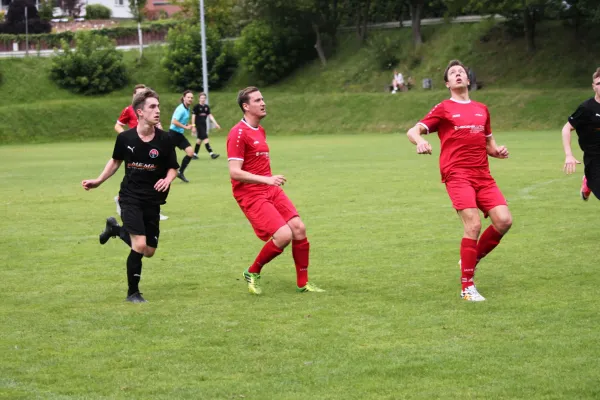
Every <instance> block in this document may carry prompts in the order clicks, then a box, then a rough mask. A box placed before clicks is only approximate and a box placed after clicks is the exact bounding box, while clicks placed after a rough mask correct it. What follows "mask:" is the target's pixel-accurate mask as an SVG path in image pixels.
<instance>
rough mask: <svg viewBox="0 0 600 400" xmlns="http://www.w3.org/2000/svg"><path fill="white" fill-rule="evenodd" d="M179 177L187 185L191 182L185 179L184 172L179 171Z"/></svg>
mask: <svg viewBox="0 0 600 400" xmlns="http://www.w3.org/2000/svg"><path fill="white" fill-rule="evenodd" d="M177 177H178V178H179V179H181V180H182V181H184V182H185V183H188V182H189V181H188V180H187V178H186V177H185V175H184V174H183V172H181V171H177Z"/></svg>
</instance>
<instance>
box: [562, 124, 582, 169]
mask: <svg viewBox="0 0 600 400" xmlns="http://www.w3.org/2000/svg"><path fill="white" fill-rule="evenodd" d="M573 129H575V128H573V125H571V123H570V122H568V121H567V123H566V124H565V126H563V128H562V143H563V149H564V150H565V165H564V166H563V171H565V174H572V173H574V172H575V169H576V166H577V164H581V162H580V161H577V159H576V158H575V157H573V150H572V149H571V131H572V130H573Z"/></svg>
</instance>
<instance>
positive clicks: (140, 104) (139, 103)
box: [131, 88, 158, 115]
mask: <svg viewBox="0 0 600 400" xmlns="http://www.w3.org/2000/svg"><path fill="white" fill-rule="evenodd" d="M150 98H153V99H156V100H158V93H156V92H155V91H154V90H152V89H150V88H146V89H144V91H143V92H140V93H138V94H136V95H135V96H134V97H133V102H132V103H131V106H132V107H133V111H134V112H135V115H137V110H138V109H140V108H141V109H143V108H144V106H145V105H146V100H148V99H150Z"/></svg>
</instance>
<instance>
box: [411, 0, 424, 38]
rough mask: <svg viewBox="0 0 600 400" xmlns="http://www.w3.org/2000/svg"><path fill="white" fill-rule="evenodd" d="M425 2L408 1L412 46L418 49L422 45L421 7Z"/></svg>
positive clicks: (421, 0) (422, 0)
mask: <svg viewBox="0 0 600 400" xmlns="http://www.w3.org/2000/svg"><path fill="white" fill-rule="evenodd" d="M424 5H425V0H409V2H408V6H409V9H410V20H411V28H412V36H413V44H414V45H415V47H419V46H421V45H422V44H423V36H422V35H421V19H422V18H423V6H424Z"/></svg>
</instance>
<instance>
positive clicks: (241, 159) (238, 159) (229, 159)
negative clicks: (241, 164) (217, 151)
mask: <svg viewBox="0 0 600 400" xmlns="http://www.w3.org/2000/svg"><path fill="white" fill-rule="evenodd" d="M231 160H237V161H244V159H243V158H237V157H229V158H228V159H227V161H231Z"/></svg>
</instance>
